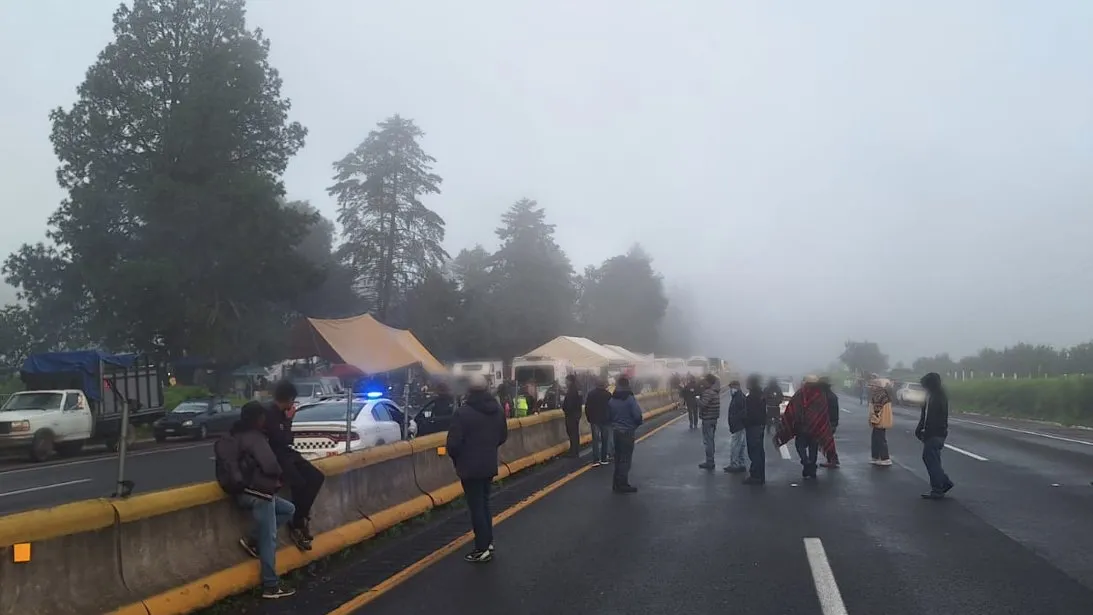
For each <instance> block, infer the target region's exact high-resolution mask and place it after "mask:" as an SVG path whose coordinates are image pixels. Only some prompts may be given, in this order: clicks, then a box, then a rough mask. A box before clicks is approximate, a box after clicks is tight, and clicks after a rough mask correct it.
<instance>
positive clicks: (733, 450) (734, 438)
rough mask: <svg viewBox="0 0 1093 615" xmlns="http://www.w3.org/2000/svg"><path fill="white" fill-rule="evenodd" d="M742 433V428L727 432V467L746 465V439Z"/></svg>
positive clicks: (742, 466) (743, 466)
mask: <svg viewBox="0 0 1093 615" xmlns="http://www.w3.org/2000/svg"><path fill="white" fill-rule="evenodd" d="M746 437H747V436H746V435H745V434H744V430H743V429H741V430H740V431H738V432H736V433H734V434H729V467H730V468H746V467H748V455H747V453H746V452H745V447H746V446H747V439H746Z"/></svg>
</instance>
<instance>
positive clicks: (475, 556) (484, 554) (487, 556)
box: [463, 549, 493, 564]
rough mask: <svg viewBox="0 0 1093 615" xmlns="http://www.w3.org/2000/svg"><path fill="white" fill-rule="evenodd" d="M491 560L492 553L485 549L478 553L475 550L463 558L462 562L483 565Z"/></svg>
mask: <svg viewBox="0 0 1093 615" xmlns="http://www.w3.org/2000/svg"><path fill="white" fill-rule="evenodd" d="M491 559H493V551H491V550H489V549H486V550H485V551H479V550H477V549H475V550H474V551H471V552H470V553H468V554H466V555H464V556H463V561H465V562H470V563H472V564H485V563H486V562H488V561H490V560H491Z"/></svg>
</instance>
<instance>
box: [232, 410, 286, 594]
mask: <svg viewBox="0 0 1093 615" xmlns="http://www.w3.org/2000/svg"><path fill="white" fill-rule="evenodd" d="M239 414H240V418H239V420H238V421H236V423H235V425H234V426H233V427H232V429H231V437H233V438H235V440H236V443H237V446H238V449H237V450H238V452H239V459H238V460H237V463H238V465H239V469H240V470H241V472H242V478H243V484H244V485H245V487H244V488H243V492H242V493H240V494H239V495H238V496H236V502H237V503H238V504H239V507H240V508H243V509H245V510H249V511H251V514H252V515H253V516H254V526H253V528H252V530H251V535H250V536H245V537H243V538H240V539H239V544H240V545H241V546H242V547H243V550H245V551H246V552H247V553H248V554H249V555H250V556H251V557H254V558H257V559H258V562H259V566H258V569H259V574H260V577H261V580H262V597H263V598H270V599H273V598H285V597H287V596H291V595H293V594H295V593H296V591H295V590H293V589H290V588H288V587H285V586H284V585H282V584H281V580H280V579H279V578H278V576H277V528H279V527H281V526H282V525H286V524H287V523H288V521H289V520H290V519H292V515H293V513H295V512H296V507H295V506H293V505H292V502H289V501H288V500H285V499H282V498H279V497H277V495H276V494H277V491H278V490H280V488H281V466H280V464H278V463H277V457H276V455H274V454H273V449H271V448H270V445H269V441H268V440H267V439H266V434H265V433H263V428H264V427H265V422H266V409H265V407H263V406H262V404H261V403H259V402H256V401H249V402H247V403H246V404H243V407H242V408H241V409H240V412H239Z"/></svg>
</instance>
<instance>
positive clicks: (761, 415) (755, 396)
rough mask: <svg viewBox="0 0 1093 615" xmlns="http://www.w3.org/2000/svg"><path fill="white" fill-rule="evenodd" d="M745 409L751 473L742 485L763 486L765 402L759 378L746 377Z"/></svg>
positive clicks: (765, 458) (764, 468)
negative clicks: (746, 394) (746, 395)
mask: <svg viewBox="0 0 1093 615" xmlns="http://www.w3.org/2000/svg"><path fill="white" fill-rule="evenodd" d="M779 392H781V391H780V390H779ZM745 407H746V413H745V415H744V439H745V441H746V442H747V448H748V459H750V460H751V471H750V472H749V474H748V477H747V478H746V479H744V484H747V485H763V484H766V482H767V452H766V451H765V450H764V449H763V446H764V442H763V434H765V433H766V429H767V400H766V396H765V395H764V393H763V385H762V383H761V382H760V381H759V376H755V375H752V376H749V377H748V397H747V399H746V400H745Z"/></svg>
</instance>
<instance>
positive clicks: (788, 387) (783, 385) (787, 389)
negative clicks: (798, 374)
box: [778, 380, 793, 395]
mask: <svg viewBox="0 0 1093 615" xmlns="http://www.w3.org/2000/svg"><path fill="white" fill-rule="evenodd" d="M778 387H779V388H780V389H782V393H784V394H785V395H793V383H792V382H788V381H786V380H779V381H778Z"/></svg>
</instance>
